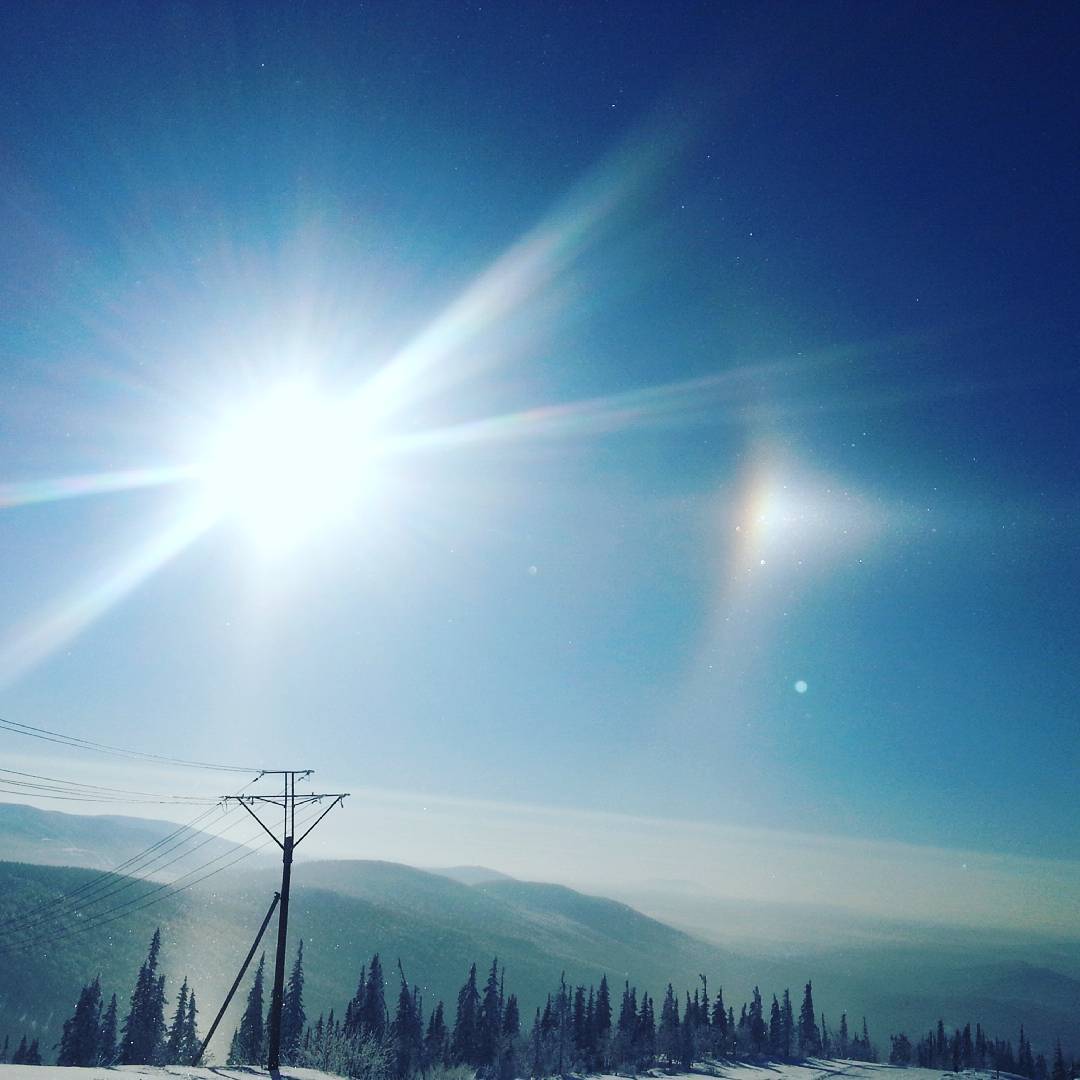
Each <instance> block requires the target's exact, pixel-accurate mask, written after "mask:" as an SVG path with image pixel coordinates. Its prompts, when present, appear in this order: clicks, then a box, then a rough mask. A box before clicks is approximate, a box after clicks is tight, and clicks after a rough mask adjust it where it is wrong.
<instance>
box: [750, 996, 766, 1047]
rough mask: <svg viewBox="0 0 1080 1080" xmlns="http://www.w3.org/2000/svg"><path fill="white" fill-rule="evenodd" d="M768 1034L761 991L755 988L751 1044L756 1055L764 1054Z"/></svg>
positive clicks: (751, 1011) (752, 1002)
mask: <svg viewBox="0 0 1080 1080" xmlns="http://www.w3.org/2000/svg"><path fill="white" fill-rule="evenodd" d="M767 1034H768V1032H767V1031H766V1028H765V1010H764V1007H763V1006H762V1003H761V991H760V990H759V989H758V988H757V987H756V986H755V987H754V996H753V1000H752V1001H751V1002H750V1044H751V1045H752V1046H753V1048H754V1053H755V1054H760V1053H761V1052H762V1049H763V1048H764V1046H765V1039H766V1036H767Z"/></svg>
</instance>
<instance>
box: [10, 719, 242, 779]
mask: <svg viewBox="0 0 1080 1080" xmlns="http://www.w3.org/2000/svg"><path fill="white" fill-rule="evenodd" d="M0 731H9V732H10V733H11V734H13V735H26V736H29V737H30V738H33V739H41V740H43V741H44V742H50V743H57V744H59V745H61V746H70V747H74V748H76V749H80V750H93V751H94V752H95V753H99V754H112V755H113V756H116V757H123V758H127V759H129V760H132V759H134V760H137V761H155V762H159V763H161V764H163V765H175V766H179V767H181V768H187V769H212V770H214V771H215V772H235V773H253V772H254V773H262V772H263V771H264V770H263V769H260V768H257V767H254V766H251V765H222V764H220V763H217V762H210V761H192V760H190V759H188V758H179V757H171V756H169V755H168V754H153V753H150V752H148V751H143V750H131V749H129V748H128V747H123V746H112V745H110V744H108V743H100V742H96V741H95V740H93V739H83V738H80V737H78V736H75V735H65V734H64V733H63V732H60V731H51V730H49V729H48V728H41V727H35V726H34V725H33V724H20V723H18V722H17V721H15V720H5V719H4V718H3V717H0Z"/></svg>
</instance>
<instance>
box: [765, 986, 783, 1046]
mask: <svg viewBox="0 0 1080 1080" xmlns="http://www.w3.org/2000/svg"><path fill="white" fill-rule="evenodd" d="M769 1053H770V1054H772V1056H773V1057H783V1056H784V1014H783V1013H782V1012H781V1011H780V1002H779V1001H777V1000H776V995H775V994H773V996H772V1008H771V1009H770V1010H769Z"/></svg>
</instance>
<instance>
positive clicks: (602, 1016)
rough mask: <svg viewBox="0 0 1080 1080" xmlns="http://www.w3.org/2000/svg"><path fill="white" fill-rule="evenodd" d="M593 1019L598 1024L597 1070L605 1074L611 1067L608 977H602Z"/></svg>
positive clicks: (609, 990)
mask: <svg viewBox="0 0 1080 1080" xmlns="http://www.w3.org/2000/svg"><path fill="white" fill-rule="evenodd" d="M593 1017H594V1021H595V1024H596V1054H597V1068H598V1069H599V1071H601V1072H603V1071H605V1070H606V1069H608V1068H609V1067H610V1065H611V989H610V987H609V986H608V981H607V975H602V976H601V977H600V988H599V989H598V990H597V991H596V1009H595V1012H594V1014H593Z"/></svg>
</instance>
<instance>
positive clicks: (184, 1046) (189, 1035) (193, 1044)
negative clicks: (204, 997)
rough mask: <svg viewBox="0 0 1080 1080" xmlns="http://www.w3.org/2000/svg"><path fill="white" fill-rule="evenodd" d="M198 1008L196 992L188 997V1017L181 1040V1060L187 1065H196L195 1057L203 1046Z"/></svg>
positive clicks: (186, 1017)
mask: <svg viewBox="0 0 1080 1080" xmlns="http://www.w3.org/2000/svg"><path fill="white" fill-rule="evenodd" d="M198 1015H199V1009H198V1006H197V1005H196V1004H195V991H194V990H192V991H191V993H190V994H189V995H188V1003H187V1015H186V1016H185V1017H184V1032H183V1035H182V1036H181V1039H180V1060H181V1061H182V1062H183V1063H184V1064H185V1065H191V1064H194V1061H195V1055H196V1054H197V1053H198V1052H199V1047H200V1046H201V1045H202V1044H201V1043H200V1042H199V1029H198V1021H197V1019H196V1018H197V1017H198Z"/></svg>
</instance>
